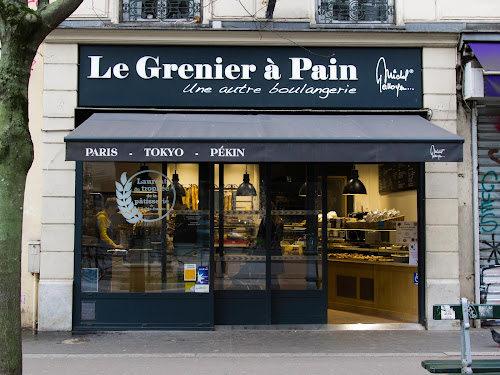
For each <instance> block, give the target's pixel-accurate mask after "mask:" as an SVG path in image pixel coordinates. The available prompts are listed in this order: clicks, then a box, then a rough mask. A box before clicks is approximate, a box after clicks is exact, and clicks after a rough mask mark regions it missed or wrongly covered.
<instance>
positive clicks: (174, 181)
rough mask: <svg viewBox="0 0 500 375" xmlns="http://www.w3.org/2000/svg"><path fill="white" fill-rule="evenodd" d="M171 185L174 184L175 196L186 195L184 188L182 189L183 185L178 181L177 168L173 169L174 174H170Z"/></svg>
mask: <svg viewBox="0 0 500 375" xmlns="http://www.w3.org/2000/svg"><path fill="white" fill-rule="evenodd" d="M172 185H174V189H175V194H176V195H177V197H185V196H186V190H184V187H183V186H182V185H181V184H180V183H179V175H178V174H177V169H175V170H174V174H173V176H172Z"/></svg>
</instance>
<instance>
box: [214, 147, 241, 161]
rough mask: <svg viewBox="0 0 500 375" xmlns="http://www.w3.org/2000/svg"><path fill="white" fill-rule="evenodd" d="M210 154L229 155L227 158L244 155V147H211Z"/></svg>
mask: <svg viewBox="0 0 500 375" xmlns="http://www.w3.org/2000/svg"><path fill="white" fill-rule="evenodd" d="M210 156H220V157H229V158H237V157H244V156H245V149H244V148H224V146H220V147H219V148H211V149H210Z"/></svg>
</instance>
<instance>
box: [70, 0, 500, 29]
mask: <svg viewBox="0 0 500 375" xmlns="http://www.w3.org/2000/svg"><path fill="white" fill-rule="evenodd" d="M316 1H317V0H277V1H276V7H275V11H274V17H273V18H274V20H275V21H276V20H282V21H284V20H286V21H300V20H301V21H303V20H311V21H312V23H315V17H316V15H315V13H316ZM201 2H202V13H203V19H204V21H205V22H208V20H211V19H219V20H224V19H244V20H255V19H259V20H262V19H265V18H264V17H265V11H266V8H267V0H241V1H240V0H216V1H214V0H201ZM119 7H120V2H119V0H84V1H83V3H82V5H81V6H80V7H79V8H78V9H77V11H76V12H75V13H74V14H73V15H72V17H71V18H73V19H111V20H112V21H113V22H118V13H119ZM395 7H396V13H397V18H398V20H397V23H398V24H404V23H407V22H500V2H499V1H494V0H476V1H468V0H420V1H415V0H395Z"/></svg>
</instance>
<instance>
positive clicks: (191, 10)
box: [122, 0, 201, 22]
mask: <svg viewBox="0 0 500 375" xmlns="http://www.w3.org/2000/svg"><path fill="white" fill-rule="evenodd" d="M200 18H201V6H200V0H123V2H122V20H123V21H124V22H127V21H179V20H181V21H186V22H190V21H199V20H200Z"/></svg>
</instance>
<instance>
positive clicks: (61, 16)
mask: <svg viewBox="0 0 500 375" xmlns="http://www.w3.org/2000/svg"><path fill="white" fill-rule="evenodd" d="M45 1H46V0H44V1H43V2H45ZM82 1H83V0H57V1H56V2H53V3H50V4H49V5H47V6H45V7H43V8H42V9H39V11H38V13H39V14H40V16H41V19H42V23H43V24H44V25H45V27H46V28H48V29H49V30H48V31H49V32H50V31H52V30H53V29H55V28H56V27H57V26H59V24H60V23H61V22H62V21H64V20H65V19H66V18H68V17H69V16H70V15H71V14H72V13H73V12H74V11H75V10H76V9H77V8H78V7H79V6H80V4H81V3H82ZM39 4H40V2H39Z"/></svg>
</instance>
